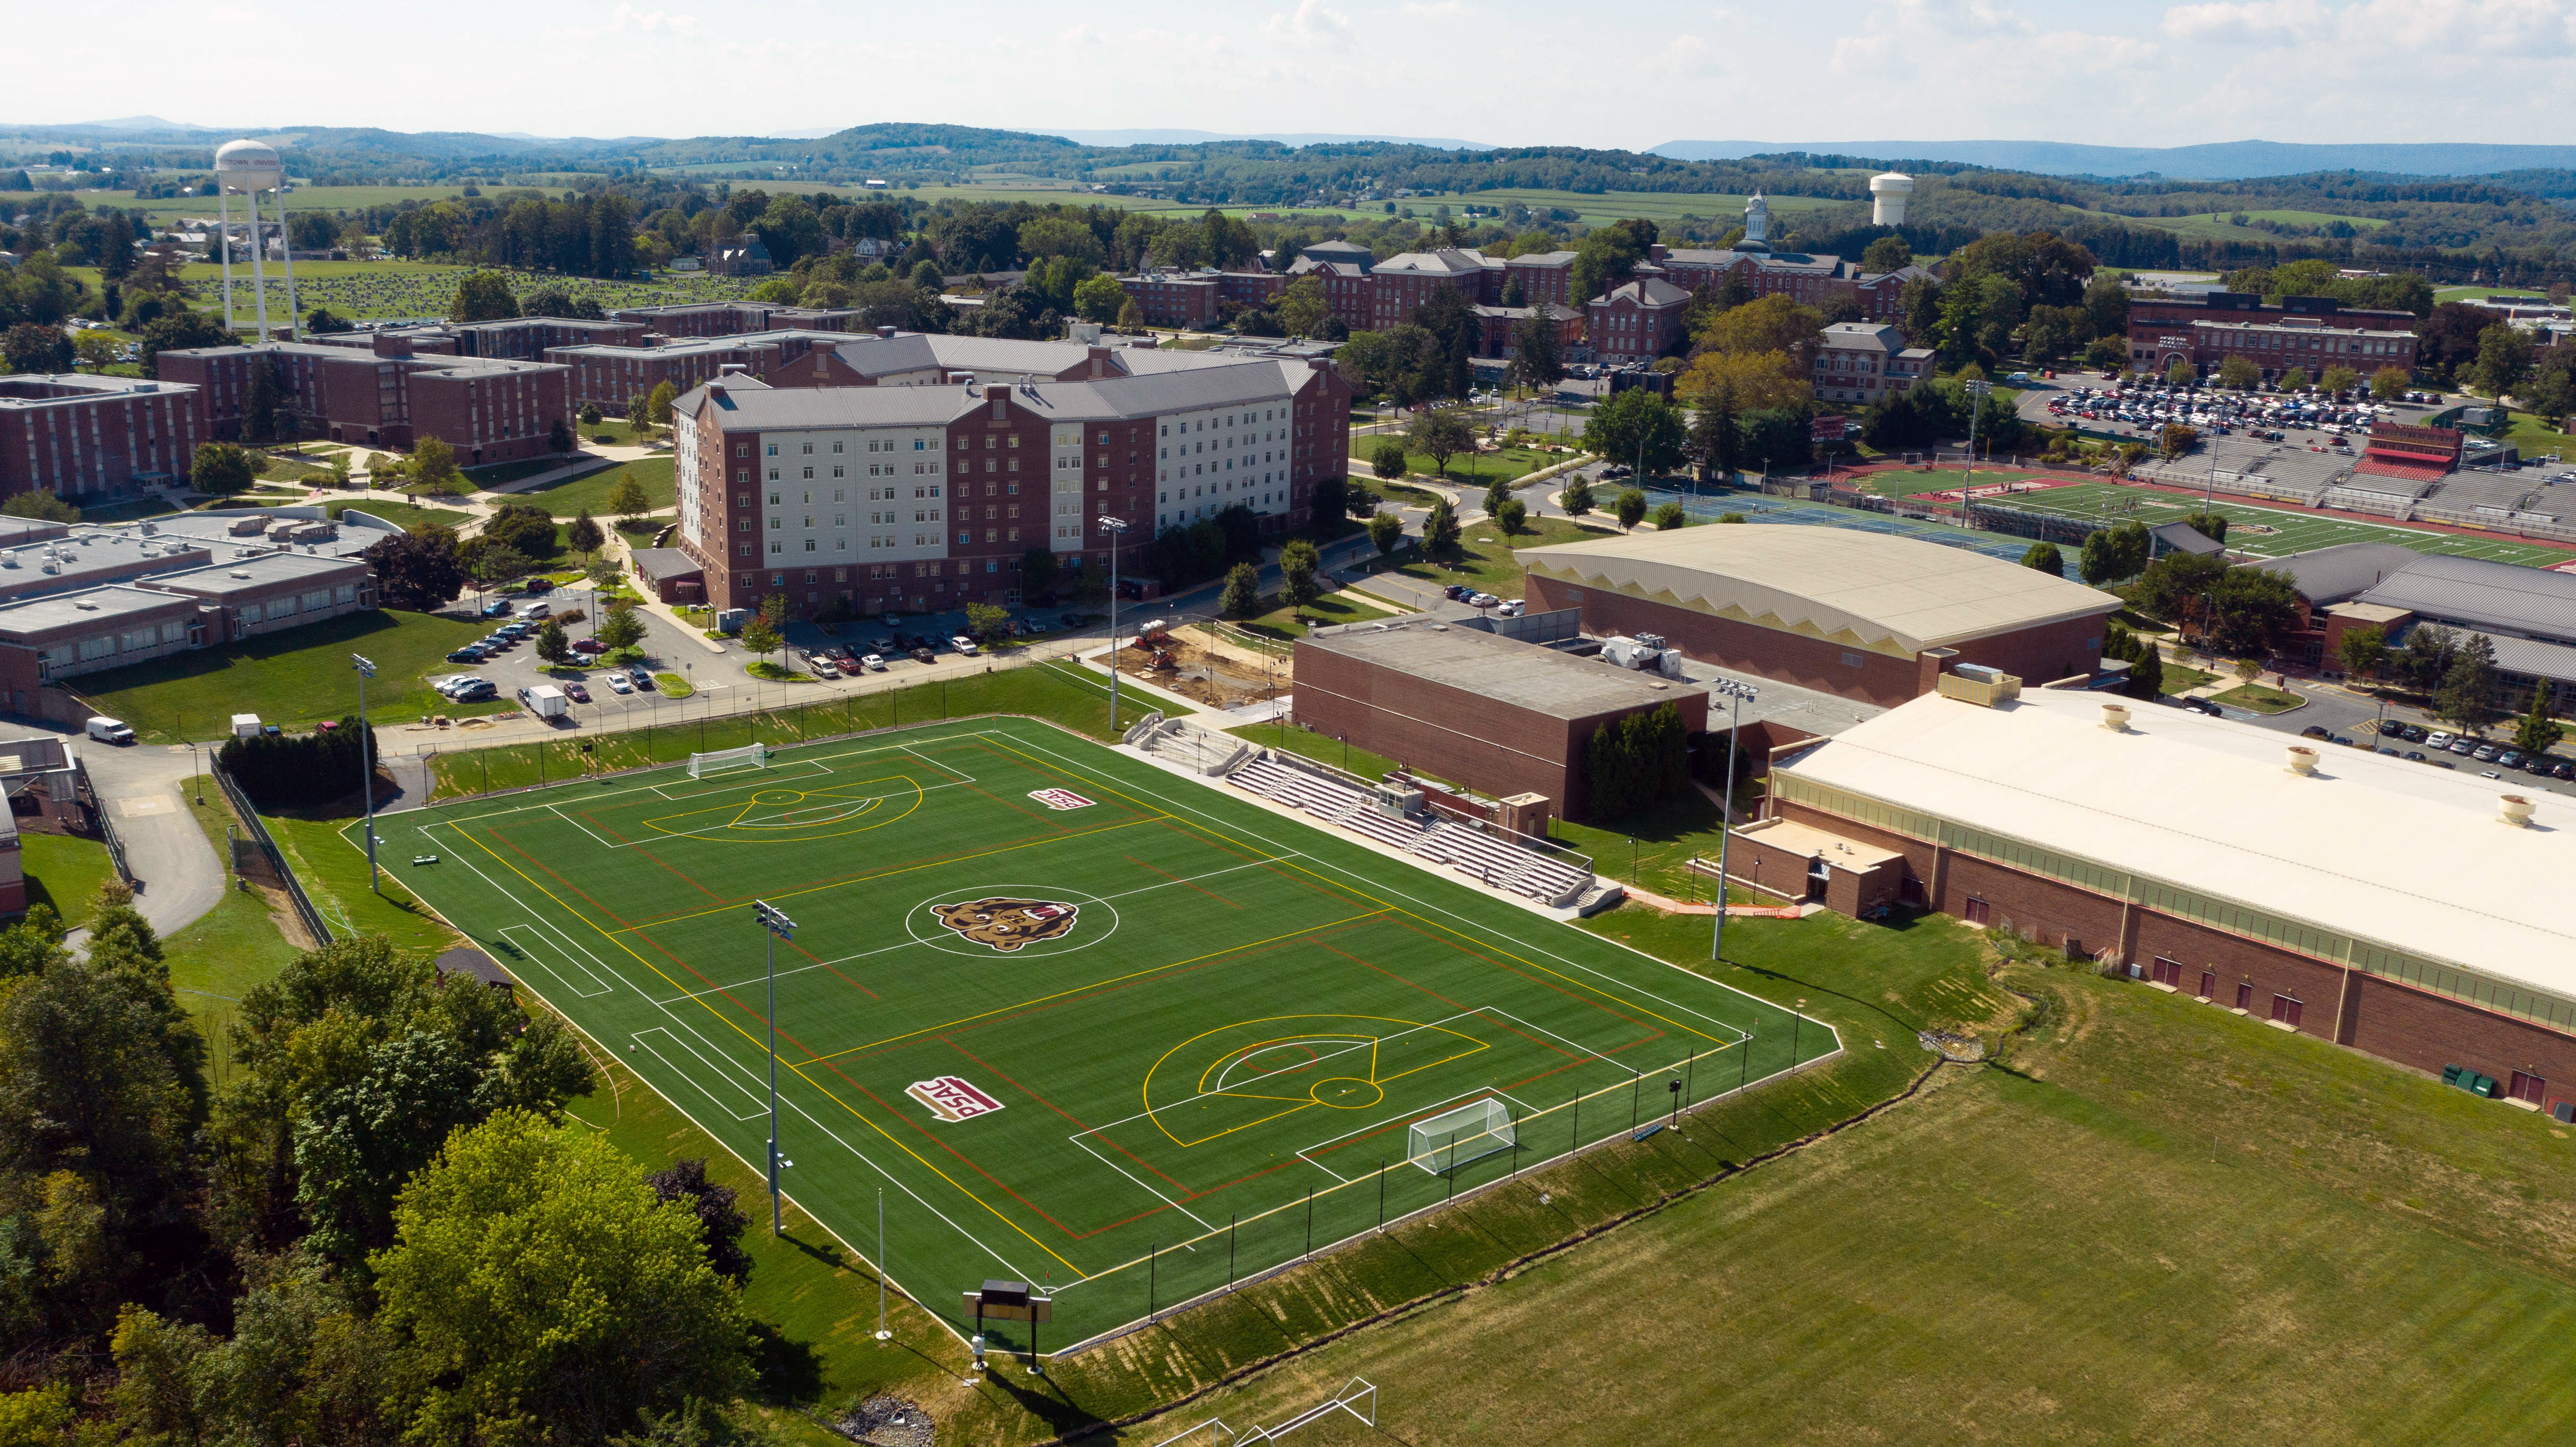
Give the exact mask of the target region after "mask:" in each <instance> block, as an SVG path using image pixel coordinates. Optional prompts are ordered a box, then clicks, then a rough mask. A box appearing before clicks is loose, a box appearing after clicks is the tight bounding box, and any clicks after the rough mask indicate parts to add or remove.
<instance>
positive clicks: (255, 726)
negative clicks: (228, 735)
mask: <svg viewBox="0 0 2576 1447" xmlns="http://www.w3.org/2000/svg"><path fill="white" fill-rule="evenodd" d="M233 737H234V738H237V739H255V738H258V737H259V715H258V714H255V713H237V714H234V715H233Z"/></svg>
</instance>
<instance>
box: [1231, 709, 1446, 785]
mask: <svg viewBox="0 0 2576 1447" xmlns="http://www.w3.org/2000/svg"><path fill="white" fill-rule="evenodd" d="M1225 732H1227V733H1231V734H1238V735H1241V736H1242V737H1244V738H1246V739H1249V740H1251V741H1252V742H1254V743H1256V744H1260V745H1262V746H1263V747H1265V748H1273V749H1282V750H1285V751H1286V752H1288V753H1292V754H1296V755H1299V756H1300V757H1303V758H1309V759H1313V760H1314V761H1316V762H1317V763H1320V764H1330V765H1332V766H1333V767H1334V768H1337V769H1345V770H1348V771H1349V772H1351V773H1354V774H1357V775H1359V776H1360V777H1361V778H1363V779H1383V778H1385V777H1386V776H1387V775H1388V774H1390V773H1392V772H1394V770H1395V766H1396V765H1397V764H1398V763H1401V762H1403V761H1402V760H1399V759H1390V758H1385V757H1383V756H1381V755H1378V754H1372V753H1370V752H1369V751H1368V750H1366V749H1355V748H1352V747H1351V746H1350V745H1348V744H1345V743H1343V742H1342V741H1341V740H1339V739H1337V738H1334V737H1333V736H1332V735H1331V734H1319V733H1316V732H1314V731H1313V730H1311V729H1302V728H1299V727H1297V726H1296V725H1295V724H1283V723H1257V724H1241V725H1238V726H1236V727H1234V728H1231V729H1227V730H1226V731H1225ZM1414 772H1415V773H1416V774H1419V775H1420V776H1421V777H1423V778H1426V779H1428V778H1431V777H1432V776H1431V775H1430V774H1428V773H1425V772H1423V771H1422V770H1419V769H1417V770H1415V771H1414Z"/></svg>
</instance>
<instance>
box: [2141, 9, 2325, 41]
mask: <svg viewBox="0 0 2576 1447" xmlns="http://www.w3.org/2000/svg"><path fill="white" fill-rule="evenodd" d="M2334 19H2335V17H2334V13H2333V12H2332V11H2330V10H2328V9H2326V7H2325V6H2324V5H2322V4H2319V3H2318V0H2217V3H2212V4H2203V5H2176V6H2174V7H2173V8H2172V9H2169V10H2167V11H2166V12H2165V15H2164V20H2163V22H2162V24H2161V25H2160V26H2159V27H2158V28H2160V29H2161V30H2163V31H2164V33H2165V34H2167V35H2170V36H2172V37H2173V38H2174V39H2176V40H2183V41H2206V42H2211V43H2215V44H2220V45H2288V44H2293V43H2295V42H2298V41H2301V40H2309V39H2314V38H2316V37H2318V36H2321V35H2324V34H2326V33H2327V32H2328V31H2330V30H2331V29H2333V27H2334Z"/></svg>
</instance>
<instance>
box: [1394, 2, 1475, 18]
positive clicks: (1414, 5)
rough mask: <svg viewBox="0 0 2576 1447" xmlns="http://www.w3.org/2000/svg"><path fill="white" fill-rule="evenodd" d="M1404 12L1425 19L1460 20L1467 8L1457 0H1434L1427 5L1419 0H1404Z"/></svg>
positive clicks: (1464, 16)
mask: <svg viewBox="0 0 2576 1447" xmlns="http://www.w3.org/2000/svg"><path fill="white" fill-rule="evenodd" d="M1404 13H1405V14H1407V15H1418V16H1420V17H1422V18H1423V19H1425V20H1462V19H1465V18H1466V16H1467V14H1468V10H1467V7H1466V6H1465V5H1463V4H1461V3H1459V0H1436V3H1433V4H1429V5H1425V4H1421V3H1419V0H1404Z"/></svg>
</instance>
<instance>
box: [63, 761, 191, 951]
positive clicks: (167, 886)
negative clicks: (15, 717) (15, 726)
mask: <svg viewBox="0 0 2576 1447" xmlns="http://www.w3.org/2000/svg"><path fill="white" fill-rule="evenodd" d="M34 727H41V728H46V729H47V730H48V731H49V732H53V733H58V734H61V735H63V736H65V737H67V738H71V739H74V740H75V743H74V747H75V748H77V749H79V750H80V756H81V761H82V762H83V763H85V764H87V765H88V766H89V777H90V783H91V785H92V787H94V788H96V789H97V790H98V799H99V803H100V804H101V805H102V806H103V807H104V808H105V809H106V810H107V816H108V822H109V823H111V824H113V825H114V826H115V828H116V834H117V837H118V838H119V839H122V840H123V841H125V862H126V865H127V867H128V868H130V869H132V870H133V871H134V878H135V881H136V885H137V890H138V892H137V893H136V895H135V897H134V907H135V908H136V909H137V910H139V911H141V913H142V915H143V918H144V919H145V920H147V921H149V922H150V923H151V925H152V928H153V929H154V930H156V931H158V932H159V933H160V934H161V936H162V937H163V938H164V939H167V938H168V937H169V936H171V935H172V934H175V933H176V932H178V931H180V930H183V929H185V928H187V927H188V926H189V925H192V924H194V923H196V922H197V921H198V919H200V918H201V917H203V916H204V915H205V913H206V911H208V910H210V909H213V908H214V907H215V905H216V903H217V902H218V901H220V900H221V899H222V898H223V897H224V862H223V860H222V859H221V858H220V857H219V856H218V855H217V854H216V852H215V847H214V846H213V845H212V844H210V843H208V842H207V840H206V831H205V830H204V829H203V828H201V827H199V825H198V823H197V819H196V816H195V815H194V814H192V813H190V812H189V811H188V806H187V804H186V802H185V797H184V795H183V793H182V791H183V790H185V789H186V788H187V787H188V786H189V785H188V781H189V779H190V777H191V776H192V775H193V774H194V773H195V770H194V769H193V768H192V767H191V758H192V755H191V753H190V751H189V750H188V749H187V748H186V747H185V746H184V745H181V746H172V747H152V746H148V745H140V744H138V745H133V746H130V747H125V748H119V747H117V746H115V745H113V744H102V743H97V742H94V741H89V740H86V739H83V738H82V737H81V736H80V735H79V734H77V733H74V732H73V731H72V730H70V729H63V728H53V727H51V726H48V725H34ZM194 757H195V758H196V759H198V760H200V761H202V759H203V757H204V756H203V754H202V753H199V754H197V755H195V756H194ZM214 787H215V784H214V781H213V780H212V779H208V780H207V781H206V788H207V789H208V790H212V789H213V788H214ZM209 797H212V795H211V794H210V795H209Z"/></svg>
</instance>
